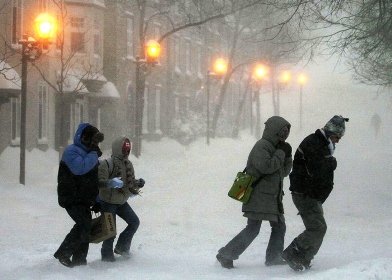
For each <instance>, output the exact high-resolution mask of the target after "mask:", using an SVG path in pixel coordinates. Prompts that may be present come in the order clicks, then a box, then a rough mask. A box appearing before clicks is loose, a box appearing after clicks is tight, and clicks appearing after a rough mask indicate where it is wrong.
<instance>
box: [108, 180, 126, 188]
mask: <svg viewBox="0 0 392 280" xmlns="http://www.w3.org/2000/svg"><path fill="white" fill-rule="evenodd" d="M108 185H109V187H110V188H113V189H118V188H122V187H123V185H124V183H123V181H121V179H119V178H113V179H109V180H108Z"/></svg>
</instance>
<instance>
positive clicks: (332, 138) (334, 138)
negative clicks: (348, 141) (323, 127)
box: [330, 135, 342, 144]
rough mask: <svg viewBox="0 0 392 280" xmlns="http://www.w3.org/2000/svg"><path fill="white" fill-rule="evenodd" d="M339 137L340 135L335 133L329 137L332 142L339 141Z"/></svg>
mask: <svg viewBox="0 0 392 280" xmlns="http://www.w3.org/2000/svg"><path fill="white" fill-rule="evenodd" d="M340 138H342V137H340V136H336V135H333V136H331V137H330V139H331V142H332V143H334V144H336V143H339V140H340Z"/></svg>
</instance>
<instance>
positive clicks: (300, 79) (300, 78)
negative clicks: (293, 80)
mask: <svg viewBox="0 0 392 280" xmlns="http://www.w3.org/2000/svg"><path fill="white" fill-rule="evenodd" d="M307 80H308V78H307V77H306V75H305V74H299V76H298V83H300V84H301V85H303V84H305V83H306V81H307Z"/></svg>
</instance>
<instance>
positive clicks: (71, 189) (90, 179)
mask: <svg viewBox="0 0 392 280" xmlns="http://www.w3.org/2000/svg"><path fill="white" fill-rule="evenodd" d="M86 126H91V124H89V123H81V124H79V127H78V129H77V131H76V133H75V136H74V143H73V144H71V145H69V146H68V147H67V148H66V149H65V151H64V153H63V155H62V157H61V161H60V165H59V171H58V175H57V183H58V184H57V194H58V202H59V205H60V206H61V207H64V208H68V207H70V206H72V205H87V206H90V205H94V203H95V198H96V196H97V195H98V154H97V152H96V151H90V150H89V148H87V147H86V146H84V145H83V144H82V142H81V135H82V132H83V130H84V128H85V127H86Z"/></svg>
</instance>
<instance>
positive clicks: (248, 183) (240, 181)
mask: <svg viewBox="0 0 392 280" xmlns="http://www.w3.org/2000/svg"><path fill="white" fill-rule="evenodd" d="M255 181H256V178H255V177H253V176H252V175H249V174H246V173H245V171H244V172H238V173H237V176H236V177H235V179H234V183H233V185H232V187H231V188H230V190H229V193H228V195H229V196H230V197H231V198H233V199H235V200H238V201H241V202H242V203H247V202H248V200H249V197H250V194H251V193H252V190H253V188H252V186H253V183H254V182H255Z"/></svg>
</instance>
